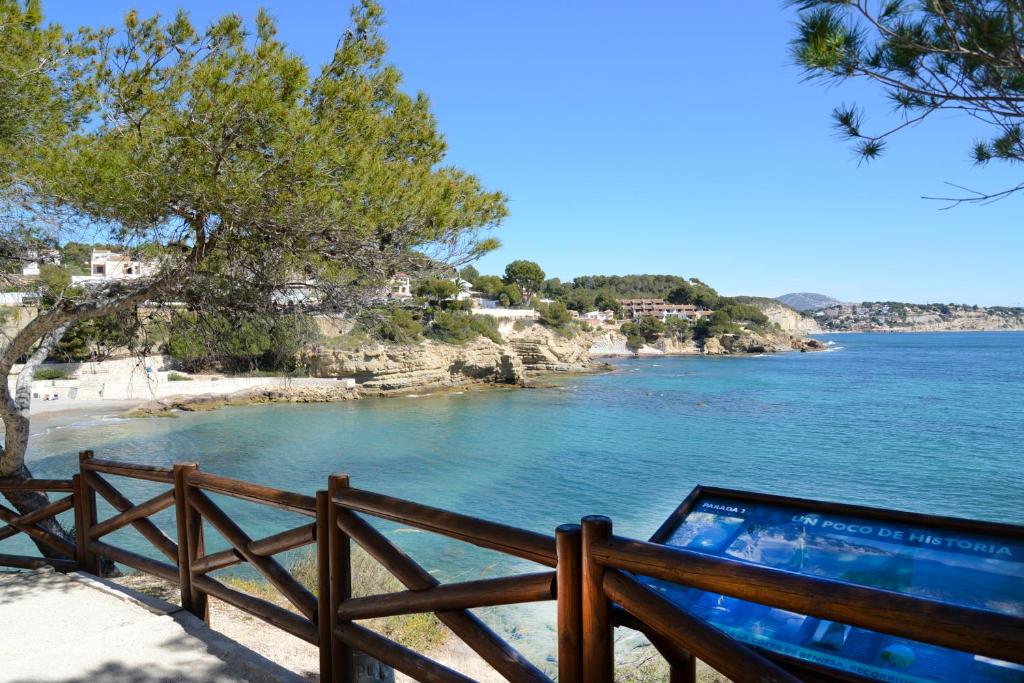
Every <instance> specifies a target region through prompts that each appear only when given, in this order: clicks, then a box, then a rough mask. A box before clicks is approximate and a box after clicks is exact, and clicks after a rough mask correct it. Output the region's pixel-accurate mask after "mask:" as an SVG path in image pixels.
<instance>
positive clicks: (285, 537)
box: [192, 524, 316, 574]
mask: <svg viewBox="0 0 1024 683" xmlns="http://www.w3.org/2000/svg"><path fill="white" fill-rule="evenodd" d="M310 543H316V524H305V525H303V526H300V527H297V528H295V529H289V530H288V531H282V532H281V533H279V534H274V535H273V536H267V537H266V538H261V539H260V540H258V541H253V542H252V543H250V544H249V552H251V553H252V554H254V555H260V556H261V557H269V556H271V555H276V554H277V553H283V552H285V551H287V550H294V549H295V548H301V547H302V546H304V545H309V544H310ZM245 561H246V560H245V557H244V556H243V555H242V553H240V552H238V551H237V550H235V549H234V548H228V549H227V550H221V551H218V552H216V553H211V554H209V555H205V556H203V557H200V558H198V559H196V560H195V561H194V562H192V571H193V572H195V573H196V574H209V573H210V572H215V571H217V570H218V569H224V568H225V567H231V566H233V565H236V564H239V563H241V562H245Z"/></svg>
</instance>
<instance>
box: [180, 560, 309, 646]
mask: <svg viewBox="0 0 1024 683" xmlns="http://www.w3.org/2000/svg"><path fill="white" fill-rule="evenodd" d="M192 585H193V586H194V587H195V588H198V589H199V590H201V591H202V592H203V593H206V594H207V595H212V596H213V597H215V598H217V599H218V600H223V601H224V602H226V603H228V604H229V605H232V606H234V607H237V608H238V609H240V610H242V611H243V612H246V613H248V614H251V615H253V616H254V617H259V618H260V619H262V620H263V621H265V622H267V623H268V624H273V625H274V626H276V627H278V628H279V629H281V630H282V631H287V632H288V633H291V634H292V635H293V636H295V637H296V638H301V639H303V640H304V641H306V642H307V643H310V644H312V645H316V644H317V637H318V633H317V628H316V625H315V624H313V623H312V622H310V621H308V620H306V619H303V618H302V616H300V615H298V614H295V613H294V612H289V611H288V610H286V609H284V608H283V607H278V606H277V605H275V604H274V603H272V602H268V601H266V600H263V599H261V598H257V597H254V596H252V595H247V594H245V593H243V592H241V591H237V590H235V589H234V588H229V587H228V586H225V585H224V584H223V583H221V582H220V581H217V580H216V579H213V578H211V577H209V576H194V577H192Z"/></svg>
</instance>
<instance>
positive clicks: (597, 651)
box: [581, 515, 615, 683]
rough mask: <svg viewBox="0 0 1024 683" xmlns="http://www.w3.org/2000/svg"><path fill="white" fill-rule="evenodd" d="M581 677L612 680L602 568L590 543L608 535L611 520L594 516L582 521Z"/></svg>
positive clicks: (593, 682) (591, 681)
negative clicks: (592, 551)
mask: <svg viewBox="0 0 1024 683" xmlns="http://www.w3.org/2000/svg"><path fill="white" fill-rule="evenodd" d="M581 527H582V531H581V546H582V556H583V561H582V579H583V580H582V582H581V583H582V587H583V590H582V596H581V597H582V602H583V680H585V681H586V682H587V683H612V681H613V680H614V675H615V654H614V651H613V642H612V640H613V639H612V622H611V609H610V605H609V604H608V598H607V597H605V594H604V567H602V566H601V565H600V564H598V563H597V562H595V561H594V556H593V553H591V546H592V545H593V544H594V543H596V542H598V541H603V540H604V539H606V538H608V537H609V536H611V535H612V520H610V519H608V518H607V517H602V516H598V515H594V516H590V517H584V518H583V520H582V524H581Z"/></svg>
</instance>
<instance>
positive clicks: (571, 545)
mask: <svg viewBox="0 0 1024 683" xmlns="http://www.w3.org/2000/svg"><path fill="white" fill-rule="evenodd" d="M555 551H556V554H557V555H558V566H557V568H556V571H557V576H556V579H555V581H556V590H557V596H558V681H559V683H583V663H582V657H583V649H582V648H583V634H582V630H583V615H582V610H583V605H582V601H583V597H582V594H581V585H580V584H581V582H582V578H583V577H582V570H583V566H582V557H581V552H580V525H579V524H563V525H562V526H560V527H558V528H557V529H555Z"/></svg>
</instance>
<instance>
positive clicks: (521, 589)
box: [338, 572, 555, 621]
mask: <svg viewBox="0 0 1024 683" xmlns="http://www.w3.org/2000/svg"><path fill="white" fill-rule="evenodd" d="M554 580H555V573H554V572H538V573H536V574H524V575H522V576H506V577H502V578H499V579H482V580H480V581H466V582H464V583H446V584H441V585H440V586H437V587H435V588H428V589H426V590H410V591H402V592H400V593H386V594H382V595H369V596H366V597H363V598H352V599H350V600H346V601H345V602H343V603H342V604H341V607H340V608H339V609H338V617H339V618H340V619H341V620H342V621H357V620H359V619H374V618H376V617H393V616H397V615H400V614H417V613H420V612H441V611H449V610H456V609H474V608H477V607H494V606H496V605H515V604H519V603H523V602H543V601H544V600H553V599H554V597H555V590H554V585H553V583H554Z"/></svg>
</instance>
